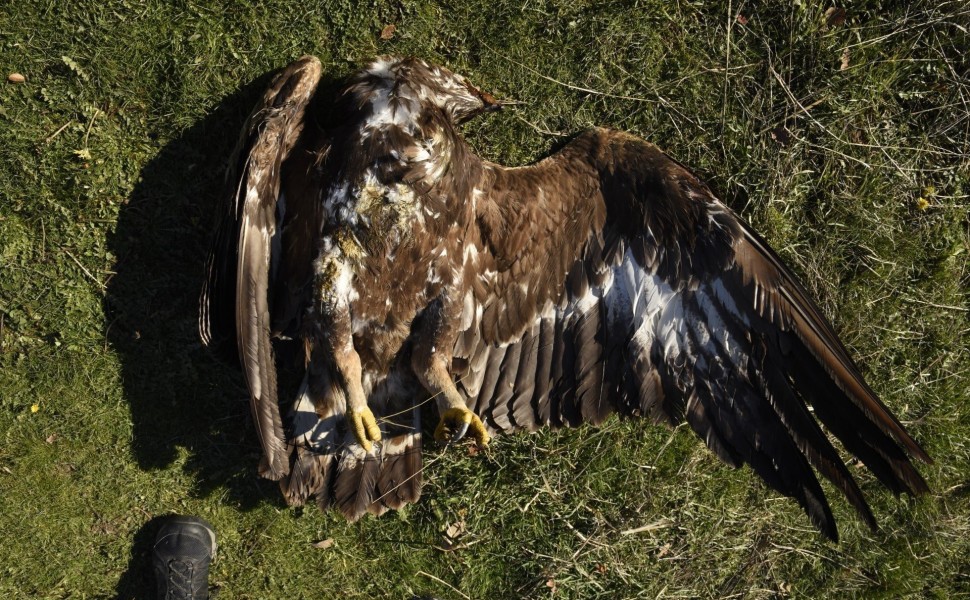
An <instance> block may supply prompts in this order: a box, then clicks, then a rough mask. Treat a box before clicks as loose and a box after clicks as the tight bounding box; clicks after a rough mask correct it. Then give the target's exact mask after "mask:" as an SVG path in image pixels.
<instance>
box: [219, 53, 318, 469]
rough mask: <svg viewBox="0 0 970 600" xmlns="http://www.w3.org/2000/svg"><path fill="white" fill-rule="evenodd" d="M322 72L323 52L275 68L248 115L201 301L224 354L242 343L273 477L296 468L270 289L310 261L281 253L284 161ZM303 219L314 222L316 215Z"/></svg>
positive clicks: (283, 245) (296, 201)
mask: <svg viewBox="0 0 970 600" xmlns="http://www.w3.org/2000/svg"><path fill="white" fill-rule="evenodd" d="M320 73H321V67H320V62H319V60H317V59H316V58H313V57H304V58H302V59H300V60H298V61H296V62H294V63H293V64H291V65H290V66H288V67H287V68H286V69H284V70H283V71H282V72H281V73H280V74H279V75H277V76H276V78H275V79H274V80H273V82H272V83H271V84H270V86H269V88H268V89H267V91H266V92H265V94H264V95H263V98H262V100H261V101H260V103H259V104H258V105H257V106H256V108H255V110H254V111H253V113H252V114H251V115H250V117H249V119H248V121H247V122H246V125H245V127H244V128H243V133H242V136H241V139H240V142H239V146H238V147H237V149H236V152H235V153H234V156H233V159H232V163H231V165H230V169H229V171H228V174H227V188H228V192H227V197H226V199H225V202H224V204H223V206H222V209H221V210H222V211H223V214H222V215H220V222H219V227H218V230H217V233H216V237H215V243H214V246H213V251H212V253H211V255H210V257H209V261H208V264H207V270H208V278H207V281H206V284H205V287H204V288H203V290H202V297H201V301H200V304H201V310H200V332H201V335H202V340H203V342H204V343H205V344H206V345H208V346H210V347H214V348H215V349H216V350H218V351H219V352H220V353H221V354H223V355H229V354H231V352H232V350H237V351H238V356H239V358H240V361H241V363H242V368H243V373H244V376H245V379H246V384H247V386H248V388H249V391H250V396H251V407H252V412H253V420H254V422H255V424H256V431H257V434H258V436H259V441H260V444H261V445H262V448H263V460H262V461H261V463H260V473H261V474H262V475H264V476H265V477H268V478H270V479H279V478H281V477H282V476H284V475H285V474H286V473H287V472H288V471H289V451H288V448H287V445H286V441H285V437H284V433H283V427H282V422H281V419H280V411H279V405H278V402H277V387H276V365H275V362H274V357H273V349H272V345H271V343H270V338H271V333H272V331H271V330H272V324H271V321H272V314H273V311H272V307H271V304H272V301H271V296H270V290H274V292H273V293H274V294H276V293H277V292H276V291H275V290H278V289H284V290H285V289H288V287H289V286H287V285H286V284H285V283H280V282H278V281H277V280H278V279H286V278H288V277H290V276H291V275H292V274H289V273H287V274H280V273H278V272H277V268H278V265H279V264H281V262H282V264H284V265H301V264H306V265H307V268H308V267H309V262H310V260H311V259H306V260H302V261H300V260H290V261H280V254H281V253H282V252H284V251H285V252H290V251H292V249H291V248H290V247H287V245H286V243H285V242H284V241H283V239H282V237H283V236H282V235H281V234H282V229H283V223H284V220H285V219H286V218H287V217H286V212H287V210H288V209H287V198H286V196H285V194H284V193H282V191H281V180H282V172H283V170H284V163H285V161H287V159H288V158H289V157H290V155H291V152H292V151H293V148H294V146H295V145H296V144H297V143H298V141H299V140H300V134H301V132H302V130H303V124H304V118H303V117H304V112H305V110H306V107H307V104H308V103H309V102H310V100H311V98H312V97H313V94H314V92H315V91H316V88H317V83H318V82H319V80H320ZM301 200H303V198H301V197H297V198H289V201H290V203H291V204H294V205H295V206H291V207H290V209H289V210H290V212H294V211H295V210H298V209H299V208H300V206H299V204H300V201H301ZM307 204H309V203H307ZM289 221H291V222H296V221H295V220H294V219H292V218H291V219H289ZM299 222H300V223H301V224H302V226H304V227H312V219H311V218H308V217H305V218H304V219H301V220H300V221H299ZM294 237H298V236H294ZM305 237H306V236H304V238H305ZM309 241H310V239H304V243H309ZM233 340H235V348H231V346H233Z"/></svg>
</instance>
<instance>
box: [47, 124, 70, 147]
mask: <svg viewBox="0 0 970 600" xmlns="http://www.w3.org/2000/svg"><path fill="white" fill-rule="evenodd" d="M72 123H74V121H68V122H67V123H64V124H63V125H61V128H60V129H58V130H57V131H55V132H54V133H52V134H50V135H49V136H47V139H45V140H44V143H45V144H49V143H51V141H52V140H53V139H54V138H56V137H57V136H59V135H61V132H62V131H64V130H65V129H67V128H68V126H70V125H71V124H72Z"/></svg>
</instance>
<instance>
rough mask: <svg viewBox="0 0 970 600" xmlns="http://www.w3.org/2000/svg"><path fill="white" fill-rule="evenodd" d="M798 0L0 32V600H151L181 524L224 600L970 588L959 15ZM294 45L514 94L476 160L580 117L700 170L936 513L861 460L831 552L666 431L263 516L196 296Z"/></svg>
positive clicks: (447, 8)
mask: <svg viewBox="0 0 970 600" xmlns="http://www.w3.org/2000/svg"><path fill="white" fill-rule="evenodd" d="M79 4H81V5H79ZM766 4H767V3H766ZM787 4H788V3H771V5H772V6H773V8H761V7H756V6H752V5H751V4H749V3H742V2H739V1H734V2H729V3H724V2H687V1H678V2H664V1H660V0H646V1H644V2H638V3H634V2H625V3H591V2H575V1H569V2H566V1H562V2H555V1H547V0H539V1H538V2H510V1H508V0H489V1H483V0H453V1H452V2H448V3H442V4H440V5H438V4H431V3H415V4H411V3H400V2H395V3H385V2H373V3H368V4H367V6H365V7H362V8H359V9H358V8H356V6H355V3H353V2H350V1H345V2H302V1H301V2H292V1H288V2H284V1H282V0H280V1H274V2H254V1H250V2H213V1H202V0H199V1H194V0H187V1H185V2H178V3H169V2H153V1H148V2H142V1H137V0H117V1H110V2H98V3H94V2H86V3H67V2H46V3H43V2H39V1H36V0H35V1H33V2H26V3H19V4H18V5H17V6H16V7H12V5H11V7H8V8H6V9H5V10H2V11H0V74H2V76H3V81H2V82H0V436H2V437H0V539H2V540H3V541H2V543H0V597H4V598H17V597H39V598H67V597H70V598H91V597H115V596H118V597H122V598H131V597H136V598H140V597H152V595H151V594H152V591H151V587H150V586H151V581H152V580H151V575H150V572H149V558H148V557H149V550H150V545H151V541H152V536H153V534H154V531H155V529H156V528H157V525H158V520H159V518H160V517H162V516H164V515H166V514H169V513H173V512H178V513H194V514H199V515H201V516H203V517H205V518H207V519H209V520H211V521H212V522H213V523H214V524H215V526H216V528H217V530H218V533H219V536H220V542H221V552H220V557H219V559H218V561H217V562H216V563H215V564H214V566H213V571H212V581H213V583H214V584H216V585H218V586H220V587H221V590H222V591H221V596H220V597H221V598H224V599H229V598H282V597H293V598H310V597H326V596H327V595H328V594H333V593H335V592H336V593H341V594H344V595H346V597H350V598H357V597H360V598H366V597H390V598H405V597H409V596H410V595H411V594H414V593H419V594H435V595H437V596H440V597H442V598H463V597H466V596H467V597H472V598H496V597H535V598H548V597H556V598H560V597H561V598H597V597H600V598H621V597H658V596H665V597H668V596H672V597H698V596H700V597H712V596H714V597H753V598H758V597H785V596H795V597H846V596H864V597H899V596H909V597H940V598H949V597H959V596H964V597H966V596H970V559H968V558H967V557H968V556H970V442H968V440H970V392H968V391H967V390H968V387H970V312H968V311H970V261H968V256H970V217H968V213H970V209H968V205H970V202H968V197H970V187H968V184H970V174H968V163H970V135H968V131H970V116H968V112H970V79H968V74H970V59H968V58H967V54H968V48H970V35H968V28H970V12H968V11H970V9H967V8H966V6H965V5H964V4H963V3H961V2H955V1H954V2H946V1H944V2H925V3H916V4H915V5H913V4H912V3H909V2H895V3H894V2H888V1H887V2H880V1H877V0H873V1H869V2H850V3H849V4H848V5H846V6H845V9H846V19H845V21H844V22H843V23H839V22H838V21H839V19H833V18H830V19H829V21H833V22H831V23H828V24H827V22H826V16H825V9H826V8H828V5H821V4H812V3H804V2H798V3H795V5H792V6H788V5H787ZM807 4H811V5H810V6H809V5H807ZM738 13H740V14H742V15H743V16H744V17H745V18H746V19H747V21H746V23H742V22H741V21H742V20H743V19H741V20H739V19H736V18H735V17H736V15H737V14H738ZM390 23H393V24H395V25H396V26H397V31H396V33H395V35H394V37H393V39H391V40H387V41H385V40H382V39H381V38H380V35H379V34H380V31H381V29H382V28H383V27H384V26H385V25H387V24H390ZM308 53H312V54H316V55H318V56H320V57H321V59H322V60H323V61H324V64H325V65H326V66H327V68H328V69H329V72H330V73H331V74H332V75H333V76H334V77H338V76H340V75H343V74H346V73H348V72H349V71H350V70H352V69H353V68H354V66H355V65H358V64H359V63H360V62H361V61H364V60H366V59H367V58H369V57H371V56H373V55H375V54H379V53H401V54H408V53H410V54H416V55H419V56H422V57H425V58H428V59H431V60H434V61H439V62H442V63H444V64H447V65H449V66H451V67H453V68H454V69H456V70H457V71H459V72H463V73H465V74H467V75H469V76H470V77H471V78H472V80H473V81H475V82H477V83H479V84H480V85H481V86H482V87H483V88H484V89H487V90H489V91H492V92H494V93H495V94H496V95H497V96H499V97H501V98H505V99H514V100H518V101H521V102H523V104H522V105H520V106H519V107H517V109H516V110H513V111H506V112H504V113H503V114H499V115H495V116H490V117H488V119H487V120H482V121H479V122H475V123H472V124H469V126H468V127H467V129H466V132H467V134H468V137H469V139H470V140H471V142H472V143H473V144H474V146H475V147H476V148H477V149H478V150H479V151H480V152H481V153H482V154H484V155H486V156H488V157H489V158H492V159H496V160H500V161H503V162H506V163H523V162H526V161H530V160H533V159H535V158H537V157H539V156H541V155H542V154H543V153H544V152H547V151H548V149H549V148H550V147H552V146H553V145H555V144H556V143H557V142H560V141H561V139H562V138H561V137H560V134H563V135H566V134H570V133H575V132H577V131H579V130H581V129H582V128H584V127H586V126H589V125H594V124H597V125H609V126H612V127H616V128H622V129H627V130H630V131H633V132H635V133H638V134H640V135H642V136H644V137H646V138H648V139H650V140H652V141H654V142H656V143H658V144H660V145H661V146H662V147H664V148H666V149H667V150H668V151H669V152H670V153H671V154H673V155H674V156H675V157H677V158H678V159H679V160H681V161H682V162H684V163H686V164H688V165H691V167H692V168H694V169H695V170H696V171H697V172H698V173H699V174H701V175H702V176H703V177H704V178H705V179H706V180H707V181H708V182H709V183H710V184H711V186H712V188H713V189H714V190H715V191H716V192H717V193H718V194H719V195H720V196H721V197H722V198H724V199H725V200H726V201H727V202H728V203H729V204H730V205H731V206H732V207H733V208H735V209H736V210H737V211H739V212H740V213H742V214H743V215H744V216H745V217H746V218H748V219H749V220H750V221H751V222H752V223H753V224H754V225H755V226H756V227H757V229H759V230H760V231H761V232H763V233H764V234H765V236H766V237H767V238H768V239H769V240H770V242H771V243H772V244H773V245H774V246H775V247H776V248H777V249H778V250H779V251H780V252H781V254H782V255H783V256H784V257H785V258H786V259H787V260H788V261H789V262H790V263H791V264H792V265H793V266H794V268H795V270H796V271H797V272H798V273H799V274H800V275H802V276H803V277H804V278H805V281H806V283H807V285H808V287H809V289H810V290H811V291H812V292H814V293H815V294H816V296H817V298H818V299H819V301H820V304H821V306H822V307H823V309H824V311H825V312H826V314H827V315H828V316H829V317H830V318H831V319H832V320H833V322H834V323H835V325H836V328H837V329H838V331H839V332H840V333H841V335H842V336H843V338H844V339H845V341H846V342H847V344H848V345H849V347H850V348H851V350H852V352H853V354H854V355H855V356H856V357H857V358H858V359H859V362H860V363H861V365H862V367H863V370H864V371H865V373H866V374H867V377H868V379H869V381H870V382H871V383H872V385H873V387H874V388H875V389H876V390H877V391H878V392H879V393H880V394H881V395H882V397H883V398H884V400H885V402H886V403H887V404H888V405H889V406H890V407H891V408H892V409H893V410H894V411H895V412H896V413H897V414H898V415H899V417H900V418H901V419H902V420H903V421H904V422H905V423H906V424H907V426H908V427H909V429H910V431H912V432H913V433H914V434H915V436H916V437H917V438H918V439H919V440H920V441H921V442H922V443H923V444H924V446H925V447H926V449H927V450H928V451H929V453H930V454H931V455H932V456H933V457H934V458H935V459H936V463H935V464H934V465H932V466H926V467H923V468H922V471H923V473H925V475H926V477H927V479H928V481H929V482H930V485H931V487H932V489H933V493H932V494H930V495H928V496H926V497H923V498H919V499H915V500H914V499H912V498H901V499H896V498H894V497H892V496H891V495H890V494H888V493H886V492H885V491H883V490H881V489H880V488H879V486H878V484H877V482H875V481H874V479H873V478H872V477H870V476H869V475H868V474H866V473H865V472H864V471H862V470H858V473H859V477H860V480H861V484H862V486H863V488H864V491H865V492H866V493H867V495H868V497H869V498H870V500H871V501H872V504H873V507H874V510H875V513H876V515H877V519H878V520H879V523H880V525H881V530H880V531H879V532H878V533H871V532H869V531H868V530H867V529H865V528H864V527H863V526H862V525H861V524H860V523H859V522H858V521H856V520H855V519H854V516H853V515H852V514H851V511H850V509H849V508H848V507H847V505H846V503H845V502H842V501H841V500H838V501H835V502H834V504H835V506H834V510H835V512H836V515H837V517H838V518H839V519H840V523H841V532H842V537H843V540H842V542H841V543H840V544H832V543H828V542H826V541H824V540H823V539H822V538H821V537H820V536H819V535H818V534H817V533H815V532H814V531H813V530H812V529H811V527H810V525H809V523H808V521H807V519H806V518H805V517H804V516H803V515H802V514H801V512H800V511H799V510H798V509H797V507H796V506H795V505H794V503H793V502H791V501H788V500H786V499H783V498H780V497H778V496H777V495H776V494H774V493H771V492H770V491H768V490H767V489H766V488H765V486H764V485H762V484H761V483H759V482H758V481H756V479H755V477H754V476H753V474H752V473H751V472H750V471H749V470H738V471H735V470H732V469H730V468H728V467H725V466H724V465H722V464H720V463H719V462H717V461H716V459H715V458H714V457H713V456H712V455H711V454H710V453H709V452H707V451H706V450H705V449H704V448H702V446H701V444H699V443H697V441H696V440H695V439H694V436H693V434H692V433H690V432H689V431H688V430H687V429H686V428H679V429H677V430H675V431H674V432H671V431H669V430H667V429H665V428H662V427H654V426H650V425H648V424H646V423H639V422H623V423H619V422H616V421H611V422H610V423H609V424H608V425H607V426H606V427H605V428H603V429H601V430H590V429H585V428H584V429H580V430H578V431H567V432H561V433H542V434H539V435H534V436H520V437H514V438H509V439H502V440H496V442H495V443H494V446H493V448H492V449H491V450H490V451H489V452H488V454H487V455H478V456H468V455H467V454H466V453H465V452H462V451H452V452H448V453H444V454H442V453H441V452H440V451H436V450H431V451H430V452H429V454H428V457H427V458H428V461H427V462H428V464H429V466H428V468H427V470H426V471H425V477H426V478H427V481H428V484H427V486H426V488H425V495H424V498H423V499H422V501H421V502H420V503H419V504H417V505H415V506H412V507H410V508H408V509H407V510H405V511H403V512H401V513H397V514H388V515H385V516H384V517H382V518H380V519H373V518H366V519H364V520H363V521H361V522H360V523H357V524H354V525H348V524H346V523H344V522H343V521H342V520H341V519H339V518H337V517H336V516H335V515H333V514H321V513H319V512H318V511H316V510H315V509H307V510H304V511H295V510H292V509H288V508H286V507H284V506H283V505H282V503H281V499H280V495H279V493H278V491H277V490H276V489H275V487H274V485H273V484H271V483H268V482H264V481H260V480H258V479H257V477H256V475H255V466H256V461H257V459H258V452H257V442H256V437H255V434H254V431H253V430H252V427H251V425H250V424H249V423H248V408H247V405H246V399H245V398H246V394H245V391H244V389H243V388H242V382H241V378H240V377H239V375H238V374H237V373H235V372H233V371H231V370H230V369H228V368H226V367H224V366H222V365H220V364H219V363H217V362H216V361H214V360H213V359H212V358H210V357H209V356H208V355H207V354H206V352H205V351H204V350H203V349H202V347H201V345H200V343H199V342H198V340H197V336H196V333H195V327H196V326H195V322H196V314H195V306H196V297H197V293H198V289H199V287H200V284H201V275H202V261H203V258H204V254H205V250H206V248H207V244H208V233H209V229H210V223H211V214H212V210H213V203H214V200H215V197H216V195H217V194H218V191H219V189H220V185H221V177H222V170H223V168H224V166H225V163H226V161H227V157H228V154H229V152H230V151H231V148H232V146H233V145H234V143H235V139H236V134H237V131H238V128H239V127H240V125H241V123H242V121H243V119H244V118H245V116H246V114H247V113H248V112H249V110H250V107H251V105H252V103H253V102H254V101H255V98H256V97H257V96H258V94H259V93H260V91H261V86H262V85H264V84H265V82H266V81H267V75H268V74H269V73H270V72H271V71H273V70H274V69H277V68H279V67H281V66H283V65H284V64H286V63H287V62H288V61H290V60H291V59H294V58H296V57H298V56H300V55H302V54H308ZM843 65H844V66H845V68H842V67H843ZM15 71H16V72H20V73H23V74H24V75H25V76H26V77H27V81H26V83H22V84H14V83H7V82H6V76H7V74H9V73H11V72H15ZM920 198H923V199H924V201H925V204H924V203H921V202H920ZM32 406H36V408H37V410H36V411H34V410H33V409H32ZM827 489H829V490H830V491H831V488H827ZM457 521H464V523H465V527H466V529H467V534H466V535H465V536H464V537H463V538H462V539H461V543H462V544H463V547H460V548H459V549H457V550H454V551H444V550H442V549H441V548H440V547H441V544H442V541H441V535H440V534H441V532H442V531H444V530H445V529H446V528H447V527H448V526H449V525H450V524H452V523H455V522H457ZM646 525H652V527H650V528H648V529H646V530H643V531H641V532H639V533H624V532H627V531H629V530H632V529H637V528H641V527H643V526H646ZM323 539H332V540H334V545H333V546H332V547H331V548H328V549H318V548H314V547H313V546H312V543H313V542H316V541H320V540H323Z"/></svg>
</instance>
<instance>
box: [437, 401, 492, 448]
mask: <svg viewBox="0 0 970 600" xmlns="http://www.w3.org/2000/svg"><path fill="white" fill-rule="evenodd" d="M469 430H471V436H472V438H473V439H474V440H475V443H477V444H478V445H479V446H481V447H485V446H487V445H488V440H489V436H488V432H487V431H485V425H484V424H483V423H482V420H481V419H480V418H478V415H476V414H475V413H473V412H472V411H470V410H468V409H467V408H464V407H457V408H449V409H447V410H445V411H444V412H443V413H441V420H440V421H438V427H436V428H435V430H434V439H436V440H438V441H439V442H442V441H451V442H457V441H458V440H460V439H461V438H463V437H465V434H466V433H468V432H469Z"/></svg>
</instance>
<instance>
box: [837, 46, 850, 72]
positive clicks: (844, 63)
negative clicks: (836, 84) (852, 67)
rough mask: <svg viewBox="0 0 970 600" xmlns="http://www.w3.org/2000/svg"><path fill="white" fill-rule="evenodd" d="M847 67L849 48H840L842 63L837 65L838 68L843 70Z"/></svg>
mask: <svg viewBox="0 0 970 600" xmlns="http://www.w3.org/2000/svg"><path fill="white" fill-rule="evenodd" d="M848 68H849V48H848V47H846V48H843V49H842V64H841V65H839V70H840V71H845V70H846V69H848Z"/></svg>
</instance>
